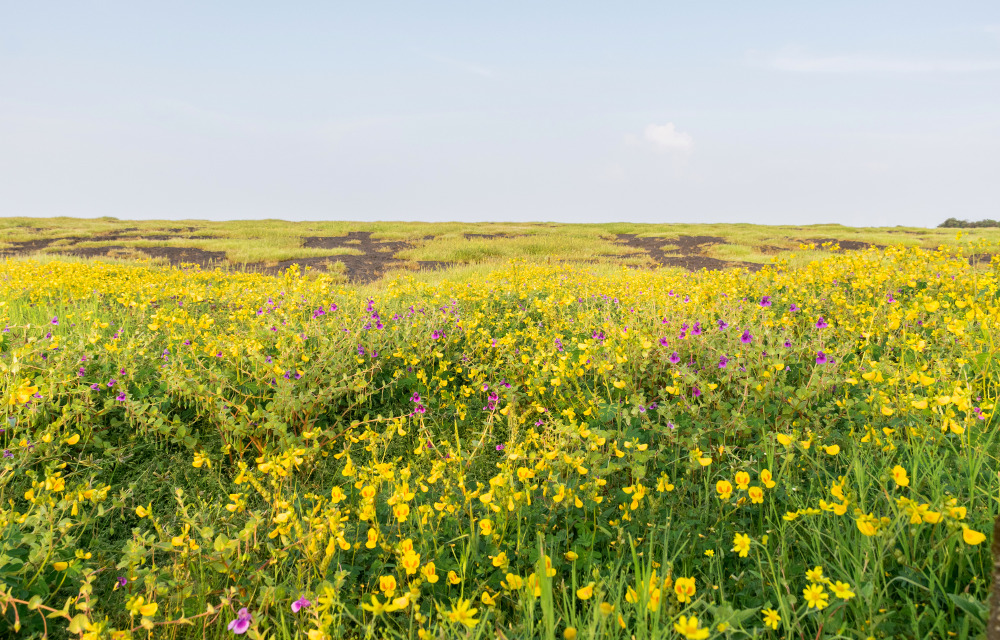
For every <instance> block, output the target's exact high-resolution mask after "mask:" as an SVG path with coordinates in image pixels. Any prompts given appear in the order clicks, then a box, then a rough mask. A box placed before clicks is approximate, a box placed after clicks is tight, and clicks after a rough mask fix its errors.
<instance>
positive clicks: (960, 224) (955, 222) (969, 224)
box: [938, 218, 1000, 229]
mask: <svg viewBox="0 0 1000 640" xmlns="http://www.w3.org/2000/svg"><path fill="white" fill-rule="evenodd" d="M988 227H1000V222H998V221H996V220H991V219H990V218H986V219H985V220H976V221H969V220H959V219H958V218H948V219H947V220H945V221H944V222H942V223H941V224H939V225H938V228H941V229H985V228H988Z"/></svg>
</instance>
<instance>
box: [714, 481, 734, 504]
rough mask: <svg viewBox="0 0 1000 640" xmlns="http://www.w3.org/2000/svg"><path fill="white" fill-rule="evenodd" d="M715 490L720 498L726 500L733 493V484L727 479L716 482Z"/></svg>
mask: <svg viewBox="0 0 1000 640" xmlns="http://www.w3.org/2000/svg"><path fill="white" fill-rule="evenodd" d="M715 490H716V491H717V492H718V494H719V499H720V500H728V499H729V498H730V496H732V495H733V485H732V483H730V482H729V481H728V480H719V481H718V482H716V483H715Z"/></svg>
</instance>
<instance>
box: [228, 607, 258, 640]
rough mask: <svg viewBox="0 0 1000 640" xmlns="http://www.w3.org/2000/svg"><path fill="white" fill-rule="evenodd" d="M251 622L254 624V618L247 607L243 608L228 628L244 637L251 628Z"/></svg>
mask: <svg viewBox="0 0 1000 640" xmlns="http://www.w3.org/2000/svg"><path fill="white" fill-rule="evenodd" d="M251 622H253V616H252V615H250V612H249V611H247V608H246V607H243V608H242V609H240V610H239V612H238V613H237V614H236V619H235V620H233V621H232V622H230V623H229V626H228V627H227V628H228V629H229V630H230V631H232V632H233V633H235V634H237V635H242V634H244V633H246V632H247V629H249V628H250V623H251Z"/></svg>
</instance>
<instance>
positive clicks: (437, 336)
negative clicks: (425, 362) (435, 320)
mask: <svg viewBox="0 0 1000 640" xmlns="http://www.w3.org/2000/svg"><path fill="white" fill-rule="evenodd" d="M441 335H442V334H441V333H439V332H437V331H434V332H433V333H431V340H440V339H441Z"/></svg>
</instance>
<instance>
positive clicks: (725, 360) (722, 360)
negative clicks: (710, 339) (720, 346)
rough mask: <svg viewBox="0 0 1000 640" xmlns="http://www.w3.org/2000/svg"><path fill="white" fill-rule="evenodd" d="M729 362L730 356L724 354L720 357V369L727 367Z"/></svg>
mask: <svg viewBox="0 0 1000 640" xmlns="http://www.w3.org/2000/svg"><path fill="white" fill-rule="evenodd" d="M727 364H729V358H727V357H726V356H722V357H721V358H719V368H720V369H725V368H726V365H727Z"/></svg>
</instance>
